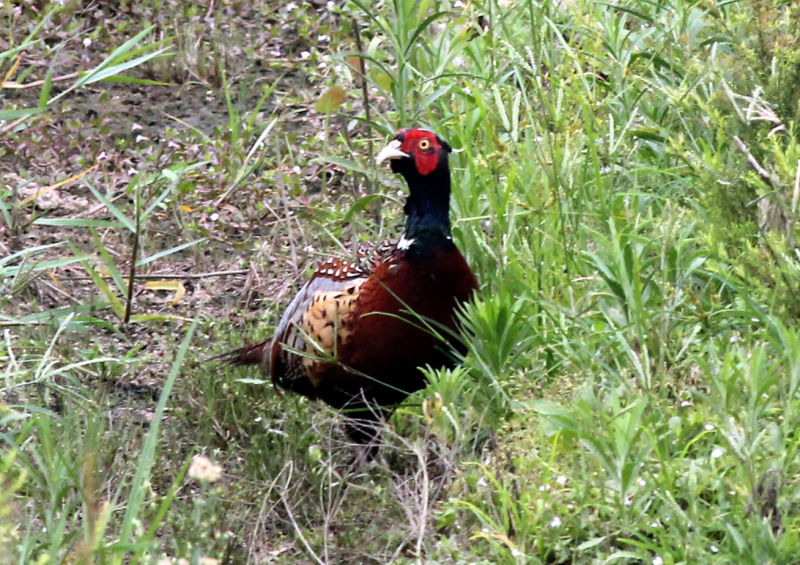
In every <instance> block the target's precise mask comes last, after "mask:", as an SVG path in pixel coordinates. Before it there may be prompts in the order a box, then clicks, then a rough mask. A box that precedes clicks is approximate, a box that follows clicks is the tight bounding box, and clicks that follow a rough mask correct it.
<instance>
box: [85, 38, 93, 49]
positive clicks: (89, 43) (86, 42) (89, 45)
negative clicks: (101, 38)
mask: <svg viewBox="0 0 800 565" xmlns="http://www.w3.org/2000/svg"><path fill="white" fill-rule="evenodd" d="M83 46H84V47H86V48H87V49H88V48H89V47H91V46H92V39H91V38H89V37H84V38H83Z"/></svg>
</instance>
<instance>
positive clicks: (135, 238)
mask: <svg viewBox="0 0 800 565" xmlns="http://www.w3.org/2000/svg"><path fill="white" fill-rule="evenodd" d="M141 191H142V187H141V186H140V185H139V184H138V183H137V184H136V210H135V212H136V231H134V232H133V249H131V270H130V275H129V276H128V297H127V299H126V300H125V325H126V326H127V325H128V322H129V321H130V319H131V304H132V302H133V280H134V278H135V277H136V256H137V255H138V254H139V222H140V220H141V210H140V209H139V195H140V194H141Z"/></svg>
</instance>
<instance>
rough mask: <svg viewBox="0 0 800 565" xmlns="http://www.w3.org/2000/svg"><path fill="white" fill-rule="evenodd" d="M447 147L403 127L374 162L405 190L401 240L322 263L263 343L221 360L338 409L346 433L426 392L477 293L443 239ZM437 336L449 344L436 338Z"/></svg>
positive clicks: (359, 435)
mask: <svg viewBox="0 0 800 565" xmlns="http://www.w3.org/2000/svg"><path fill="white" fill-rule="evenodd" d="M450 151H451V149H450V146H449V145H448V144H447V143H446V142H445V141H443V140H442V139H441V138H439V137H438V136H437V135H435V134H434V133H432V132H430V131H427V130H422V129H408V130H401V131H399V132H398V133H397V135H396V136H395V138H394V139H393V140H392V141H391V142H390V143H389V144H388V145H387V146H386V147H385V148H384V149H383V150H381V151H380V153H379V154H378V156H377V161H378V163H381V162H383V161H385V160H389V161H390V162H391V169H392V171H393V172H395V173H399V174H401V175H402V176H403V177H404V178H405V180H406V182H407V183H408V188H409V195H408V199H407V200H406V204H405V208H404V211H405V213H406V215H407V216H408V218H407V220H406V226H405V232H404V233H403V236H402V237H401V238H400V240H399V241H398V242H397V243H396V244H394V245H390V246H384V247H385V249H383V250H382V252H376V253H375V254H374V257H372V260H371V265H367V266H364V265H363V264H360V263H353V262H347V261H342V260H340V259H333V258H331V259H328V260H327V261H325V262H324V263H323V264H322V265H321V266H320V268H319V269H318V270H317V271H316V272H315V273H314V275H313V276H312V277H311V279H310V280H309V281H308V282H307V283H306V284H305V285H304V286H303V287H302V288H301V289H300V292H298V294H297V296H295V298H294V300H292V302H291V303H290V304H289V307H288V308H287V309H286V312H285V313H284V314H283V317H282V318H281V320H280V323H279V324H278V327H277V329H276V330H275V334H274V336H273V337H272V338H271V339H268V340H265V341H262V342H259V343H255V344H252V345H246V346H244V347H242V348H239V349H237V350H234V351H232V352H230V353H228V354H225V355H223V356H222V357H223V358H225V359H226V360H227V361H229V362H231V363H233V364H237V365H248V364H259V365H260V366H261V369H262V371H263V372H264V374H268V375H270V377H271V378H272V381H273V383H274V384H275V385H277V386H279V387H281V388H284V389H287V390H290V391H292V392H296V393H298V394H301V395H303V396H307V397H309V398H318V399H320V400H322V401H324V402H327V403H328V404H330V405H331V406H333V407H335V408H340V409H345V411H346V412H345V413H346V415H347V416H348V417H349V420H348V421H347V431H348V435H349V436H350V437H351V438H352V439H354V440H357V441H368V440H369V439H371V437H372V436H373V435H374V428H372V426H371V425H367V426H364V425H363V424H364V421H367V423H368V422H369V421H374V420H375V419H376V418H378V417H380V416H381V415H382V414H385V413H386V411H387V410H389V409H390V407H391V406H393V405H395V404H397V403H399V402H401V401H402V400H404V399H405V398H406V397H407V396H408V395H409V394H411V393H412V392H414V391H416V390H419V389H420V388H422V387H424V386H425V378H424V376H423V374H422V372H421V371H420V370H419V368H420V367H424V366H426V365H430V366H432V367H442V366H450V365H452V363H453V357H452V354H451V353H450V352H448V349H449V348H448V344H447V341H449V342H450V345H451V346H455V347H456V348H457V349H463V344H461V343H459V341H458V339H457V338H456V337H455V336H456V335H457V333H456V329H457V328H456V317H455V310H456V307H457V306H458V305H459V304H460V303H463V302H465V301H467V300H468V299H469V298H470V296H471V295H472V293H473V292H474V291H475V290H476V289H477V288H478V282H477V280H476V279H475V275H474V274H473V273H472V270H471V269H470V268H469V265H467V262H466V261H465V260H464V257H463V255H462V254H461V252H460V251H459V250H458V248H456V246H455V244H454V243H453V239H452V236H451V233H450V218H449V208H450V167H449V164H448V154H449V153H450ZM435 334H438V335H439V336H445V339H446V340H447V341H443V340H442V338H441V337H436V335H435Z"/></svg>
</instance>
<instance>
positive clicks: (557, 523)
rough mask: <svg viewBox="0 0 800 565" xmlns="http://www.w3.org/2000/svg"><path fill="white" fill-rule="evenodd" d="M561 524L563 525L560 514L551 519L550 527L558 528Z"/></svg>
mask: <svg viewBox="0 0 800 565" xmlns="http://www.w3.org/2000/svg"><path fill="white" fill-rule="evenodd" d="M560 525H561V518H559V517H558V516H556V517H554V518H553V519H552V520H550V527H551V528H557V527H559V526H560Z"/></svg>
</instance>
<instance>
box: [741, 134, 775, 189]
mask: <svg viewBox="0 0 800 565" xmlns="http://www.w3.org/2000/svg"><path fill="white" fill-rule="evenodd" d="M733 141H734V142H735V143H736V147H737V148H738V149H739V151H740V152H741V153H742V155H744V156H745V157H747V162H748V163H750V166H751V167H753V169H754V170H755V172H756V173H758V176H759V177H761V180H763V181H764V182H765V183H766V184H767V186H769V187H770V188H771V189H773V190H776V189H777V185H779V184H780V181H778V179H776V178H775V177H773V176H772V175H771V174H770V173H769V171H767V170H766V169H765V168H764V167H762V166H761V164H760V163H759V162H758V161H757V160H756V158H755V157H753V154H752V153H750V150H749V149H748V148H747V145H745V144H744V141H742V140H741V139H740V138H739V136H738V135H734V136H733Z"/></svg>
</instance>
